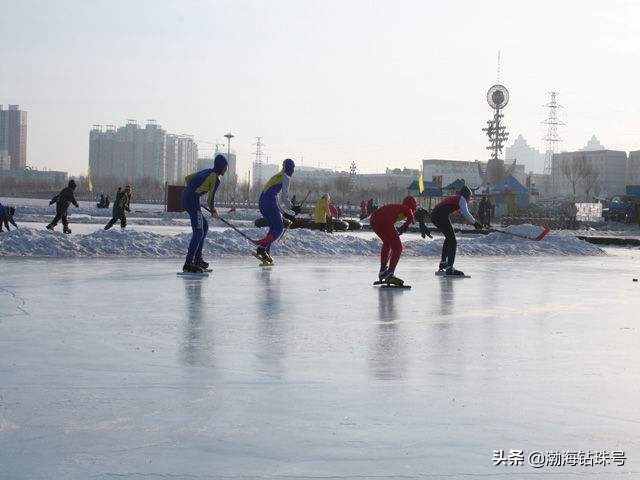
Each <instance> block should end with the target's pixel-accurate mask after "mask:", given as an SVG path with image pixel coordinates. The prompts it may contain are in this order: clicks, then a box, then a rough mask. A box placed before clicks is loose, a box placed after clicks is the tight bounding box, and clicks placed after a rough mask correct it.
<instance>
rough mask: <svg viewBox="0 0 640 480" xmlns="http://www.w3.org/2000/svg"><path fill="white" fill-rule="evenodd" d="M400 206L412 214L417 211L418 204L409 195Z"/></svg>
mask: <svg viewBox="0 0 640 480" xmlns="http://www.w3.org/2000/svg"><path fill="white" fill-rule="evenodd" d="M402 205H404V206H405V207H407V208H408V209H409V210H411V211H412V212H415V211H416V210H417V209H418V204H417V203H416V199H415V198H413V197H412V196H411V195H409V196H408V197H404V200H402Z"/></svg>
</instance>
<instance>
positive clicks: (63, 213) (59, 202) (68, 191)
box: [47, 179, 78, 233]
mask: <svg viewBox="0 0 640 480" xmlns="http://www.w3.org/2000/svg"><path fill="white" fill-rule="evenodd" d="M75 189H76V182H75V180H73V179H72V180H69V185H68V186H67V187H66V188H63V189H62V190H60V193H59V194H58V195H56V196H55V197H53V198H52V199H51V201H50V202H49V205H53V204H54V203H55V204H56V216H55V217H54V218H53V220H52V221H51V223H50V224H49V225H47V229H49V230H53V229H54V228H55V226H56V225H57V224H58V222H59V221H60V220H62V227H63V229H62V231H63V232H64V233H71V230H70V229H69V221H68V220H67V210H68V209H69V205H70V204H72V203H73V205H74V206H75V207H76V208H78V202H76V197H75V196H74V195H73V191H74V190H75Z"/></svg>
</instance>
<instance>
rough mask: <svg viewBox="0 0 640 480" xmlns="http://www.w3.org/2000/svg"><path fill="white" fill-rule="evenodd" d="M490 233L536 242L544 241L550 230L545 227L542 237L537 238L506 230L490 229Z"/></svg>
mask: <svg viewBox="0 0 640 480" xmlns="http://www.w3.org/2000/svg"><path fill="white" fill-rule="evenodd" d="M489 231H490V232H498V233H503V234H504V235H511V236H513V237H518V238H524V239H526V240H533V241H536V242H537V241H540V240H542V239H543V238H544V237H546V236H547V234H548V233H549V232H550V230H549V229H548V228H547V227H544V229H543V230H542V233H540V235H538V236H537V237H527V236H526V235H519V234H517V233H511V232H505V231H504V230H497V229H495V228H490V229H489Z"/></svg>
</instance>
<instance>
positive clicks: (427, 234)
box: [420, 222, 433, 238]
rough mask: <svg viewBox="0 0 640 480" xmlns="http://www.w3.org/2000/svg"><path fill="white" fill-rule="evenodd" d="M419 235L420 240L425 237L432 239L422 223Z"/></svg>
mask: <svg viewBox="0 0 640 480" xmlns="http://www.w3.org/2000/svg"><path fill="white" fill-rule="evenodd" d="M420 235H422V238H425V237H429V238H433V237H432V236H431V232H430V231H429V229H428V228H427V226H426V225H425V224H424V223H422V222H420Z"/></svg>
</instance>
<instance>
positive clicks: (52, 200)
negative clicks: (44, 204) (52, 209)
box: [49, 194, 59, 205]
mask: <svg viewBox="0 0 640 480" xmlns="http://www.w3.org/2000/svg"><path fill="white" fill-rule="evenodd" d="M58 195H59V194H58ZM58 195H56V196H55V197H53V198H52V199H51V201H50V202H49V205H53V204H54V203H56V202H57V201H58Z"/></svg>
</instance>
